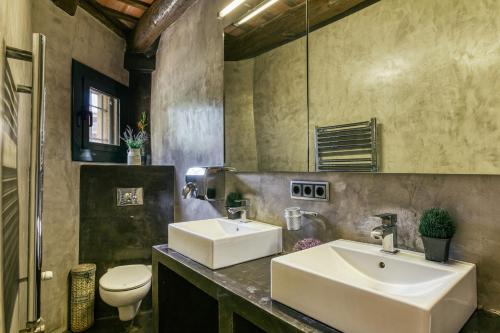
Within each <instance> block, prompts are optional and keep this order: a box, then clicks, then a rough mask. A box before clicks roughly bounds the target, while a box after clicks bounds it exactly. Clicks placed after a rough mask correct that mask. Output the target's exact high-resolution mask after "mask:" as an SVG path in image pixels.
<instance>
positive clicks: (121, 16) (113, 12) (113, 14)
mask: <svg viewBox="0 0 500 333" xmlns="http://www.w3.org/2000/svg"><path fill="white" fill-rule="evenodd" d="M96 4H97V6H99V8H100V9H101V11H103V12H104V13H105V14H107V15H108V16H111V17H114V18H116V19H118V20H124V21H127V22H131V23H133V24H137V22H138V21H139V19H138V18H137V17H135V16H132V15H128V14H125V13H122V12H120V11H118V10H115V9H112V8H108V7H105V6H103V5H101V4H99V3H98V2H97V1H96Z"/></svg>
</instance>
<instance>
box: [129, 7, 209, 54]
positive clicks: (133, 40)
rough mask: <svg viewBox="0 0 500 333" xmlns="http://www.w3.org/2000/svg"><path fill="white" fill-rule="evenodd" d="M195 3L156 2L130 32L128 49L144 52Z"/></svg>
mask: <svg viewBox="0 0 500 333" xmlns="http://www.w3.org/2000/svg"><path fill="white" fill-rule="evenodd" d="M195 2H196V0H156V1H155V2H154V3H153V4H152V5H151V7H149V9H148V10H146V12H144V15H143V16H142V17H141V18H140V19H139V22H138V23H137V26H136V27H135V29H134V30H133V31H132V34H131V36H130V39H129V41H128V47H129V49H131V50H132V51H134V52H146V51H147V50H148V49H149V48H150V47H151V46H152V45H153V43H154V42H155V40H156V39H157V38H158V37H160V35H161V33H162V32H163V31H164V30H165V29H167V28H168V27H169V26H170V25H171V24H172V23H174V22H175V21H176V20H177V19H178V18H179V17H180V16H181V15H182V14H183V13H184V12H185V11H186V9H188V8H189V7H190V6H191V5H192V4H194V3H195ZM214 19H216V18H214Z"/></svg>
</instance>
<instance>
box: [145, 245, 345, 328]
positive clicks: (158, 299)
mask: <svg viewBox="0 0 500 333" xmlns="http://www.w3.org/2000/svg"><path fill="white" fill-rule="evenodd" d="M269 263H270V258H269V257H267V258H262V259H258V260H254V261H251V262H247V263H243V264H239V265H235V266H231V267H228V268H223V269H219V270H215V271H214V270H211V269H209V268H207V267H205V266H202V265H200V264H198V263H196V262H194V261H193V260H191V259H189V258H186V257H184V256H182V255H181V254H179V253H177V252H175V251H173V250H170V249H168V247H167V246H166V245H161V246H156V247H153V288H152V291H153V327H154V332H155V333H167V332H175V333H193V332H203V333H217V332H219V333H265V332H270V333H271V332H272V333H295V332H297V333H298V332H311V333H314V332H329V333H333V332H338V331H336V330H333V329H332V328H330V327H328V326H325V325H323V324H321V323H319V322H316V321H314V320H311V319H308V318H307V317H305V316H304V315H302V314H300V313H298V312H296V311H294V310H292V309H289V308H287V307H285V306H283V305H281V304H276V303H273V302H272V301H271V299H270V297H269V281H270V280H269V273H270V272H269ZM304 318H305V319H306V322H304ZM307 321H309V322H307Z"/></svg>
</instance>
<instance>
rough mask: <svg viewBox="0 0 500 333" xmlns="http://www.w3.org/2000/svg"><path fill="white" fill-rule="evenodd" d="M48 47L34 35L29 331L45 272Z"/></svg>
mask: <svg viewBox="0 0 500 333" xmlns="http://www.w3.org/2000/svg"><path fill="white" fill-rule="evenodd" d="M45 44H46V38H45V36H44V35H42V34H33V57H32V65H33V71H32V81H33V84H32V89H31V164H30V201H29V204H30V212H29V226H28V229H29V230H28V232H29V244H28V251H29V252H28V327H30V326H31V327H32V330H33V331H38V330H39V329H40V327H38V329H37V328H36V327H37V326H39V322H40V284H41V271H42V197H43V191H42V190H43V143H44V118H45Z"/></svg>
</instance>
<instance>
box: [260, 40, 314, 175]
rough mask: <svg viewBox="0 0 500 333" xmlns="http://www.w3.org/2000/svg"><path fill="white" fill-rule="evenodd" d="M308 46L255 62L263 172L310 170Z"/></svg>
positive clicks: (297, 46)
mask: <svg viewBox="0 0 500 333" xmlns="http://www.w3.org/2000/svg"><path fill="white" fill-rule="evenodd" d="M306 84H307V63H306V42H305V39H304V38H302V39H299V40H296V41H293V42H291V43H288V44H285V45H283V46H281V47H278V48H276V49H274V50H271V51H269V52H266V53H264V54H262V55H260V56H258V57H256V58H255V74H254V88H255V89H254V112H255V129H256V133H257V135H256V137H257V151H258V156H259V170H260V171H305V170H307V85H306Z"/></svg>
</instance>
